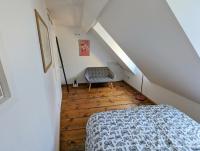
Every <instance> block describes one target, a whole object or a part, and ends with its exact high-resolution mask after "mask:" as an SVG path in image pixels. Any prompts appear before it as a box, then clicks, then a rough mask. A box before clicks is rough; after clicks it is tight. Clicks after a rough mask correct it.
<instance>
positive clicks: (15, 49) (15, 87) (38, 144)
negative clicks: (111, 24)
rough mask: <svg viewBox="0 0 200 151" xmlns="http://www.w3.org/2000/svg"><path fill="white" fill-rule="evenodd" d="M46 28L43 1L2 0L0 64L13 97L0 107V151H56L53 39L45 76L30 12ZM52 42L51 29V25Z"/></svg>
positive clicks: (58, 93)
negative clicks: (40, 18) (43, 23)
mask: <svg viewBox="0 0 200 151" xmlns="http://www.w3.org/2000/svg"><path fill="white" fill-rule="evenodd" d="M35 8H37V10H38V11H39V13H40V15H41V16H42V17H43V19H44V20H45V22H46V23H47V24H49V23H48V19H47V16H46V8H45V3H44V1H41V0H18V1H13V0H2V1H1V5H0V18H1V24H0V59H1V61H2V64H3V67H4V70H5V74H6V77H7V80H8V84H9V87H10V90H11V95H12V96H11V98H10V99H9V100H8V101H6V102H5V103H3V104H1V105H0V123H1V124H0V142H1V143H0V150H1V151H56V150H59V144H58V143H59V141H58V140H59V115H60V100H61V88H60V77H59V76H60V75H59V74H60V73H59V72H57V71H58V63H57V61H56V60H57V59H56V56H57V54H56V53H57V52H56V45H55V40H51V46H52V48H53V49H52V50H53V65H52V66H51V68H50V69H49V71H48V73H47V74H44V71H43V66H42V59H41V52H40V47H39V40H38V35H37V28H36V21H35V14H34V9H35ZM49 30H50V37H51V39H52V38H54V33H53V27H50V26H49Z"/></svg>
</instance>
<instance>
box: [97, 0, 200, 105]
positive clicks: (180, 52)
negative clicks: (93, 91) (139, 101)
mask: <svg viewBox="0 0 200 151" xmlns="http://www.w3.org/2000/svg"><path fill="white" fill-rule="evenodd" d="M119 8H120V11H119ZM99 22H100V24H101V25H102V26H103V27H104V28H105V30H106V31H107V32H108V33H109V34H110V35H111V36H112V37H113V39H115V41H116V42H117V43H118V44H119V45H120V47H121V48H122V49H123V50H124V51H125V53H126V54H127V55H128V56H129V57H130V58H131V59H132V60H133V62H134V63H135V64H136V65H137V66H138V68H139V69H140V70H141V71H142V72H143V73H145V75H146V76H147V77H148V79H149V80H151V81H152V82H154V83H156V84H158V85H160V86H162V87H164V88H167V89H169V90H171V91H173V92H176V93H177V94H179V95H182V96H184V97H187V98H190V99H191V100H194V101H196V102H199V103H200V93H199V89H200V80H199V77H200V59H199V56H198V55H197V53H196V51H195V49H194V48H193V46H192V45H191V43H190V41H189V40H188V38H187V35H186V34H185V32H184V31H183V30H182V28H181V26H180V24H179V23H178V21H177V19H176V17H175V16H174V14H173V12H172V11H171V9H170V8H169V6H168V4H167V2H166V1H164V0H151V1H147V0H123V1H122V0H111V1H110V2H108V4H107V5H106V7H105V8H104V11H103V12H102V14H101V16H100V17H99Z"/></svg>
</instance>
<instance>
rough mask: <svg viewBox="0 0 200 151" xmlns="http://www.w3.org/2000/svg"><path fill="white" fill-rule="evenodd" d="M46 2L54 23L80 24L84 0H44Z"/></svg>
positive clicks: (75, 25)
mask: <svg viewBox="0 0 200 151" xmlns="http://www.w3.org/2000/svg"><path fill="white" fill-rule="evenodd" d="M46 3H47V8H48V10H49V11H50V14H51V17H52V19H53V20H54V22H55V23H56V24H58V25H65V26H70V27H80V26H81V20H82V14H83V4H84V0H46Z"/></svg>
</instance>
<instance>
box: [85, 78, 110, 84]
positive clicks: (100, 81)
mask: <svg viewBox="0 0 200 151" xmlns="http://www.w3.org/2000/svg"><path fill="white" fill-rule="evenodd" d="M110 81H112V79H111V78H109V77H90V78H89V82H90V83H104V82H110Z"/></svg>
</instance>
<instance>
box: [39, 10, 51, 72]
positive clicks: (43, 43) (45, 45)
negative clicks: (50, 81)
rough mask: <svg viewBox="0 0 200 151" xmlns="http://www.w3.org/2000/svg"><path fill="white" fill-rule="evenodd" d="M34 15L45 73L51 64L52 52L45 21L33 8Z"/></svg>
mask: <svg viewBox="0 0 200 151" xmlns="http://www.w3.org/2000/svg"><path fill="white" fill-rule="evenodd" d="M35 17H36V23H37V30H38V37H39V43H40V50H41V56H42V63H43V68H44V72H45V73H47V71H48V69H49V68H50V66H51V64H52V54H51V45H50V39H49V31H48V27H47V25H46V23H45V22H44V20H43V19H42V17H41V16H40V14H39V13H38V11H37V10H36V9H35Z"/></svg>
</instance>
